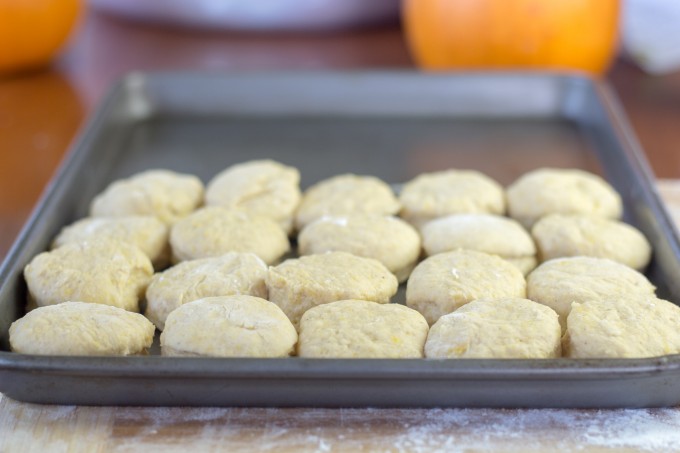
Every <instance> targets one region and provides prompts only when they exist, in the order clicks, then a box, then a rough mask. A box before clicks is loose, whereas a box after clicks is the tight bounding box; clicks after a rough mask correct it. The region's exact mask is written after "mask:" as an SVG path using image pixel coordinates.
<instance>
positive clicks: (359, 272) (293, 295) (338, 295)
mask: <svg viewBox="0 0 680 453" xmlns="http://www.w3.org/2000/svg"><path fill="white" fill-rule="evenodd" d="M266 281H267V290H268V291H269V300H271V301H272V302H274V303H275V304H276V305H278V306H279V307H281V309H282V310H283V311H284V312H285V313H286V315H288V317H289V318H290V320H291V321H292V322H293V324H295V325H296V326H297V325H298V323H299V322H300V318H301V317H302V315H303V314H304V313H305V312H306V311H307V310H309V309H310V308H312V307H315V306H317V305H321V304H325V303H328V302H335V301H338V300H345V299H360V300H367V301H373V302H377V303H381V304H386V303H388V302H389V301H390V297H392V296H393V295H394V294H395V293H396V292H397V288H398V286H399V283H398V282H397V278H396V277H395V276H394V275H393V274H392V273H391V272H390V271H388V270H387V268H386V267H385V266H384V265H383V264H382V263H381V262H380V261H378V260H374V259H372V258H362V257H359V256H355V255H352V254H350V253H346V252H328V253H324V254H322V255H308V256H303V257H301V258H298V259H290V260H286V261H284V262H283V263H281V264H279V265H278V266H276V267H272V268H270V269H269V274H267V280H266Z"/></svg>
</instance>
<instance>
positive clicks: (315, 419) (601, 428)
mask: <svg viewBox="0 0 680 453" xmlns="http://www.w3.org/2000/svg"><path fill="white" fill-rule="evenodd" d="M36 425H41V428H39V429H36V428H37V426H36ZM47 426H49V427H50V429H45V427H47ZM74 426H75V427H79V428H80V429H76V430H75V431H74ZM57 433H59V434H58V435H57ZM84 437H86V438H87V440H88V441H90V442H92V444H90V445H89V446H90V447H92V449H91V451H118V452H127V451H138V450H140V449H144V450H146V449H151V451H156V450H162V451H163V452H164V453H172V452H175V451H176V452H180V451H187V449H188V448H190V449H191V450H193V451H205V450H224V451H233V452H239V451H253V449H256V450H257V451H263V452H268V451H269V452H273V451H276V452H279V451H284V452H287V451H291V452H292V451H295V452H298V451H315V452H336V451H341V452H344V451H353V452H355V451H356V452H369V451H370V452H374V451H375V452H413V453H420V452H470V451H494V452H497V451H504V452H510V451H517V452H541V451H546V450H553V451H554V450H558V451H565V452H566V451H575V452H578V451H592V450H596V451H602V450H612V451H614V450H616V451H620V450H630V451H648V452H657V451H659V452H661V451H663V452H674V451H677V452H680V409H619V410H567V409H275V408H269V409H264V408H253V409H245V408H124V407H120V408H106V407H105V408H85V407H73V406H38V405H31V404H23V403H18V402H15V401H13V400H9V399H7V398H4V399H0V451H5V450H3V448H2V445H3V440H4V441H5V442H6V443H5V444H4V445H5V446H8V445H17V444H16V442H13V441H12V440H13V439H14V441H18V440H19V439H21V440H22V441H24V442H25V441H27V440H31V441H32V442H35V443H36V445H46V444H47V445H50V442H48V441H51V445H52V446H56V445H62V446H73V445H77V444H80V445H82V446H86V445H87V442H84V443H85V445H83V441H85V440H86V439H84ZM57 439H59V442H57V443H54V441H55V440H57ZM7 442H8V443H7ZM97 442H98V443H99V445H96V446H95V445H94V443H97ZM55 451H62V450H61V449H56V450H55Z"/></svg>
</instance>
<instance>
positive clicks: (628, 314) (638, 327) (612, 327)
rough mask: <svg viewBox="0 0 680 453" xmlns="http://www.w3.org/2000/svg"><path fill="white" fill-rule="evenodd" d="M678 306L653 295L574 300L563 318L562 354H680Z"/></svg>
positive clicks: (589, 355)
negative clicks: (564, 324) (565, 323)
mask: <svg viewBox="0 0 680 453" xmlns="http://www.w3.org/2000/svg"><path fill="white" fill-rule="evenodd" d="M678 326H680V307H678V306H677V305H675V304H672V303H671V302H668V301H665V300H662V299H657V298H655V297H653V296H641V297H635V296H628V295H621V296H620V297H611V298H603V299H600V300H589V301H585V302H582V303H578V302H575V303H574V304H573V305H572V308H571V313H569V317H568V318H567V333H566V335H565V337H564V348H565V353H566V354H565V355H566V356H567V357H572V358H638V357H656V356H661V355H667V354H679V353H680V330H679V329H678Z"/></svg>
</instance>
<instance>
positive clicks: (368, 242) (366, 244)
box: [298, 214, 420, 282]
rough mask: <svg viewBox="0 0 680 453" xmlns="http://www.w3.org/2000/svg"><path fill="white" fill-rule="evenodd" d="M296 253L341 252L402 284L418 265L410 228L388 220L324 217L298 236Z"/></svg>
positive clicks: (366, 216) (363, 216)
mask: <svg viewBox="0 0 680 453" xmlns="http://www.w3.org/2000/svg"><path fill="white" fill-rule="evenodd" d="M298 251H299V253H300V255H313V254H320V253H325V252H333V251H342V252H348V253H351V254H353V255H357V256H363V257H366V258H374V259H376V260H378V261H380V262H381V263H383V264H384V265H385V267H387V269H388V270H389V271H390V272H392V273H393V274H395V275H396V276H397V279H398V280H399V281H400V282H403V281H404V280H406V279H407V278H408V276H409V274H410V273H411V271H412V270H413V268H414V267H415V265H416V263H417V262H418V257H419V256H420V235H419V234H418V232H417V231H416V230H415V229H414V228H413V227H412V226H411V225H409V224H408V223H406V222H404V221H403V220H401V219H398V218H396V217H392V216H383V215H379V214H351V215H348V216H343V217H329V216H324V217H321V218H320V219H317V220H315V221H314V222H312V223H310V224H309V225H307V226H306V227H305V228H304V229H303V230H302V231H301V232H300V234H299V235H298Z"/></svg>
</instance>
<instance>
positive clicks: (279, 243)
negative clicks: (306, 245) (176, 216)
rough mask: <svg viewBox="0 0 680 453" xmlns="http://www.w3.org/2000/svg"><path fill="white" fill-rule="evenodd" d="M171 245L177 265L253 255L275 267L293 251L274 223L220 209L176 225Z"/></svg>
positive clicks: (203, 211) (210, 209)
mask: <svg viewBox="0 0 680 453" xmlns="http://www.w3.org/2000/svg"><path fill="white" fill-rule="evenodd" d="M170 245H171V246H172V257H173V261H175V262H179V261H185V260H194V259H198V258H208V257H212V256H220V255H224V254H225V253H228V252H251V253H254V254H256V255H257V256H259V257H260V258H262V259H263V260H264V262H265V263H267V264H272V263H274V262H276V261H277V260H278V259H279V258H281V257H282V256H283V254H285V253H286V252H287V251H288V250H290V243H289V242H288V235H287V234H286V232H285V231H283V229H282V228H281V227H280V226H279V224H277V223H276V222H274V221H273V220H272V219H270V218H267V217H256V216H251V215H249V214H247V213H245V212H243V211H239V210H232V209H227V208H222V207H218V206H210V207H207V208H202V209H199V210H198V211H196V212H194V213H193V214H191V215H189V216H188V217H186V218H184V219H182V220H180V221H179V222H177V223H176V224H175V225H173V227H172V230H170Z"/></svg>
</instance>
